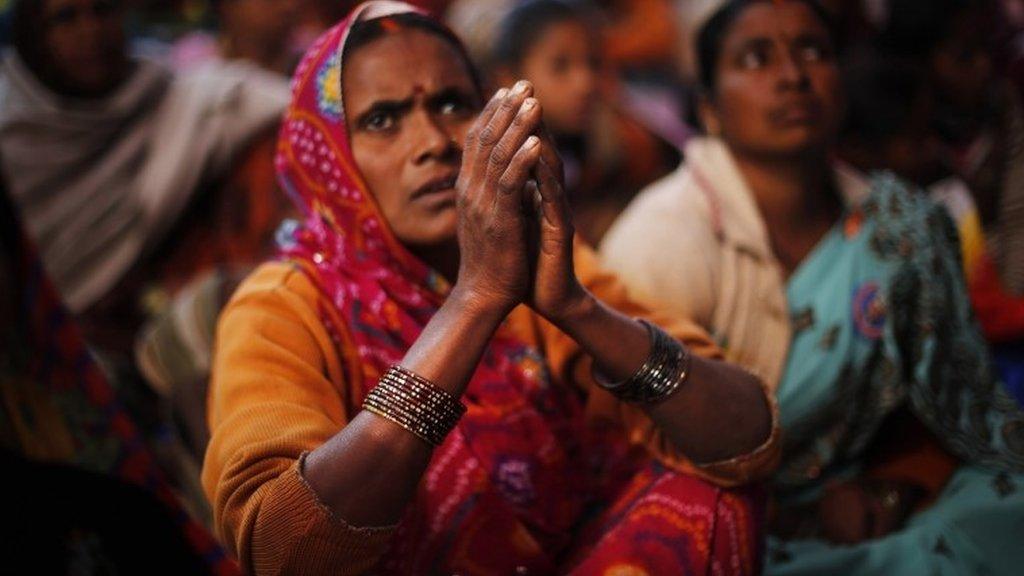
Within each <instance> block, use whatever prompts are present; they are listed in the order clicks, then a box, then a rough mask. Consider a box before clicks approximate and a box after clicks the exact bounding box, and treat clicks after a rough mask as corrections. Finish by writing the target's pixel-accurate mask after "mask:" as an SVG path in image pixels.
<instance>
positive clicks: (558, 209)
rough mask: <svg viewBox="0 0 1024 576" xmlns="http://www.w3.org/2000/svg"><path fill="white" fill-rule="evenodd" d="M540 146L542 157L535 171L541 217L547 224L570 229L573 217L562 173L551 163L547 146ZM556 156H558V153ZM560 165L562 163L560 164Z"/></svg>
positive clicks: (561, 228)
mask: <svg viewBox="0 0 1024 576" xmlns="http://www.w3.org/2000/svg"><path fill="white" fill-rule="evenodd" d="M540 148H541V152H540V158H539V160H538V162H537V167H536V168H535V170H534V172H535V174H536V176H537V189H538V191H539V192H540V200H541V202H540V215H541V218H543V220H544V222H545V223H546V224H547V225H550V226H553V227H555V228H557V229H560V230H569V227H570V226H571V224H572V217H571V216H570V214H569V201H568V199H567V198H566V197H565V188H564V187H563V186H562V181H561V175H560V174H557V173H556V172H555V169H554V168H552V167H551V166H550V164H549V160H548V157H549V155H548V154H546V148H547V146H545V145H543V144H542V145H541V146H540ZM555 156H556V158H557V153H555ZM559 166H561V165H560V164H559ZM559 170H560V168H559ZM570 234H571V232H570Z"/></svg>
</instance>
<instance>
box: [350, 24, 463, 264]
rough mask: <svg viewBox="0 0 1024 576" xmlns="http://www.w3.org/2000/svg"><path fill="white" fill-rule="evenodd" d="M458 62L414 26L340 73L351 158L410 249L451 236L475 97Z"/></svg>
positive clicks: (451, 50) (376, 44)
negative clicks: (353, 158) (463, 150)
mask: <svg viewBox="0 0 1024 576" xmlns="http://www.w3.org/2000/svg"><path fill="white" fill-rule="evenodd" d="M466 66H467V64H466V62H465V60H464V58H463V57H462V56H461V55H460V54H459V52H458V51H457V50H456V49H455V47H454V46H452V45H451V44H450V43H448V42H447V41H445V40H444V39H442V38H440V37H438V36H436V35H434V34H431V33H429V32H424V31H420V30H415V29H404V30H400V31H398V32H394V33H390V34H388V35H386V36H384V37H382V38H380V39H378V40H375V41H373V42H371V43H370V44H367V45H365V46H362V47H360V48H359V49H358V50H356V51H355V52H354V53H352V54H351V55H350V56H348V57H347V59H346V61H345V66H344V69H343V72H342V87H343V92H342V93H343V95H344V99H345V118H346V123H347V126H348V130H349V134H350V138H351V144H352V154H353V156H354V157H355V163H356V167H357V168H358V169H359V171H360V173H361V174H362V176H363V179H364V180H365V182H366V185H367V186H368V187H369V189H370V191H371V192H372V193H373V195H374V197H375V198H376V199H377V204H378V205H379V206H380V210H381V212H382V213H383V215H384V218H385V219H387V221H388V224H389V225H390V227H391V229H392V231H393V232H394V234H395V236H396V237H397V238H398V240H399V241H401V242H402V243H403V244H405V245H406V246H408V247H410V248H411V249H413V250H414V251H415V249H416V248H417V247H423V248H430V247H435V246H438V245H441V244H445V243H448V242H451V241H452V240H454V238H455V225H456V211H455V180H456V178H457V177H458V174H459V167H460V165H461V162H462V147H463V143H464V141H465V137H466V132H467V131H468V130H469V127H470V125H471V124H472V123H473V120H474V119H475V118H476V115H477V112H478V111H479V109H480V95H479V93H478V92H477V89H476V86H475V84H474V83H473V79H472V77H471V76H470V73H469V70H468V69H467V67H466Z"/></svg>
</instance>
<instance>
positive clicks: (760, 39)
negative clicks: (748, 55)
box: [736, 36, 775, 53]
mask: <svg viewBox="0 0 1024 576" xmlns="http://www.w3.org/2000/svg"><path fill="white" fill-rule="evenodd" d="M774 44H775V43H774V42H773V41H772V39H771V38H768V37H767V36H755V37H753V38H747V39H745V40H743V41H742V42H740V43H739V44H737V46H736V52H741V53H742V52H746V51H748V50H767V49H769V48H771V47H772V45H774Z"/></svg>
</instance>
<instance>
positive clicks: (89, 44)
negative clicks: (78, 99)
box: [41, 0, 128, 97]
mask: <svg viewBox="0 0 1024 576" xmlns="http://www.w3.org/2000/svg"><path fill="white" fill-rule="evenodd" d="M122 18H123V12H122V10H121V3H120V1H119V0H44V1H43V7H42V24H43V30H42V32H43V34H42V40H43V57H44V58H45V59H46V62H45V64H44V66H45V67H46V70H45V71H41V72H42V73H43V74H44V75H45V76H48V78H45V79H44V80H46V81H47V83H48V84H51V85H53V86H56V87H57V88H58V89H59V90H61V91H64V92H68V93H70V94H72V95H76V96H87V97H88V96H101V95H104V94H106V93H108V92H109V91H111V90H113V89H114V88H116V87H117V86H118V84H120V82H121V81H122V80H123V79H124V77H125V76H126V75H127V70H128V56H127V52H126V45H125V34H124V26H123V20H122Z"/></svg>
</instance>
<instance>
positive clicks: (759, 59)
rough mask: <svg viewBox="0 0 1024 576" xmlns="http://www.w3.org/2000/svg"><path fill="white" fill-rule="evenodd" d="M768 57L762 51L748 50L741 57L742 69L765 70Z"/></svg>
mask: <svg viewBox="0 0 1024 576" xmlns="http://www.w3.org/2000/svg"><path fill="white" fill-rule="evenodd" d="M767 62H768V57H767V55H765V53H764V51H762V50H747V51H746V52H744V53H743V54H741V55H740V67H742V68H744V69H746V70H757V69H759V68H764V65H765V64H766V63H767Z"/></svg>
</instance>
